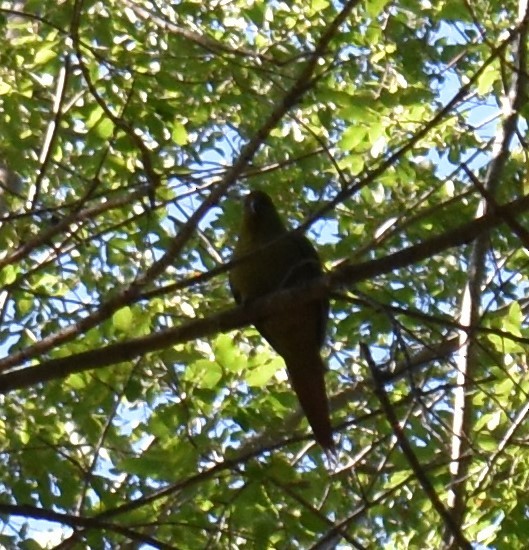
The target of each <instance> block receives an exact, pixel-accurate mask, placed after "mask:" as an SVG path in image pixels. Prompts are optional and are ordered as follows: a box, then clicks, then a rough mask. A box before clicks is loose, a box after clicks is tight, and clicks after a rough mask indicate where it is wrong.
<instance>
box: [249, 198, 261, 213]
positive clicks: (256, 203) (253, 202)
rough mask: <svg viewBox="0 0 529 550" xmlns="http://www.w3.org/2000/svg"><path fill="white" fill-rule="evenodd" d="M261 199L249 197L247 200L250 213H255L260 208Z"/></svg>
mask: <svg viewBox="0 0 529 550" xmlns="http://www.w3.org/2000/svg"><path fill="white" fill-rule="evenodd" d="M261 204H262V201H261V200H260V197H258V196H257V197H251V198H250V200H249V201H248V206H249V208H250V211H251V212H252V214H257V213H258V212H259V210H260V209H261Z"/></svg>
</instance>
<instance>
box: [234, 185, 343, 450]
mask: <svg viewBox="0 0 529 550" xmlns="http://www.w3.org/2000/svg"><path fill="white" fill-rule="evenodd" d="M254 252H255V254H252V255H250V256H249V257H247V258H246V259H244V257H246V256H247V255H248V254H251V253H254ZM233 259H234V260H237V259H241V261H240V263H238V264H236V265H235V266H234V267H233V268H232V270H231V272H230V288H231V291H232V293H233V296H234V298H235V301H236V302H237V303H238V304H241V303H242V304H247V303H250V302H252V301H253V300H255V299H256V298H260V297H262V296H264V295H266V294H269V293H272V292H274V291H278V290H280V289H286V288H290V287H293V286H298V285H302V284H303V283H307V282H310V281H311V280H312V279H315V278H317V277H320V276H321V275H322V267H321V262H320V259H319V257H318V253H317V252H316V250H315V249H314V247H313V246H312V244H311V243H310V241H309V240H308V239H307V238H306V237H304V236H303V235H301V234H300V233H294V232H290V231H288V229H287V228H286V227H285V225H284V224H283V221H282V220H281V217H280V216H279V214H278V212H277V210H276V208H275V206H274V203H273V202H272V199H271V198H270V197H269V196H268V195H267V194H266V193H264V192H263V191H253V192H251V193H250V194H249V195H248V196H246V197H245V199H244V207H243V216H242V224H241V229H240V234H239V238H238V241H237V244H236V247H235V251H234V254H233ZM328 316H329V301H328V299H327V298H323V299H317V300H311V301H309V302H305V303H302V304H299V305H295V304H294V305H293V306H292V308H291V309H289V311H288V315H281V316H277V315H274V316H271V317H269V318H264V319H260V320H258V321H257V322H256V323H255V327H256V329H257V330H258V331H259V332H260V333H261V335H262V336H263V337H264V338H265V339H266V340H267V341H268V343H269V344H270V345H271V346H272V347H273V348H274V349H275V351H276V352H277V353H278V354H279V355H281V357H283V359H284V360H285V364H286V367H287V372H288V376H289V379H290V383H291V384H292V387H293V388H294V391H295V392H296V394H297V396H298V399H299V402H300V404H301V408H302V409H303V411H304V413H305V415H306V416H307V419H308V421H309V424H310V426H311V428H312V431H313V433H314V437H315V439H316V441H317V442H318V443H319V444H320V445H321V446H322V447H323V448H324V449H331V448H332V447H333V446H334V443H333V438H332V428H331V423H330V418H329V404H328V400H327V393H326V391H325V378H324V375H325V370H326V367H325V364H324V362H323V360H322V358H321V355H320V349H321V347H322V345H323V342H324V339H325V329H326V324H327V318H328Z"/></svg>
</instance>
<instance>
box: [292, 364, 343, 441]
mask: <svg viewBox="0 0 529 550" xmlns="http://www.w3.org/2000/svg"><path fill="white" fill-rule="evenodd" d="M286 364H287V370H288V375H289V378H290V383H291V384H292V387H293V388H294V391H295V392H296V394H297V396H298V399H299V403H300V405H301V408H302V409H303V412H304V413H305V416H306V417H307V420H308V421H309V424H310V427H311V428H312V432H313V433H314V438H315V439H316V441H317V442H318V443H319V444H320V445H321V446H322V447H323V448H324V449H332V448H333V447H334V441H333V438H332V428H331V421H330V416H329V402H328V400H327V392H326V390H325V370H326V369H325V364H324V363H323V360H322V358H321V357H320V354H319V353H316V354H314V357H312V358H311V360H310V361H307V357H306V356H305V357H303V360H302V361H300V359H299V358H297V357H296V358H292V359H291V360H289V361H286Z"/></svg>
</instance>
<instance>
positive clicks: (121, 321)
mask: <svg viewBox="0 0 529 550" xmlns="http://www.w3.org/2000/svg"><path fill="white" fill-rule="evenodd" d="M133 322H134V316H133V314H132V310H131V308H130V307H128V306H126V307H122V308H121V309H118V310H117V311H116V312H115V313H114V315H112V324H113V325H114V328H115V329H116V330H119V331H121V332H129V331H130V329H131V326H132V324H133Z"/></svg>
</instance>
